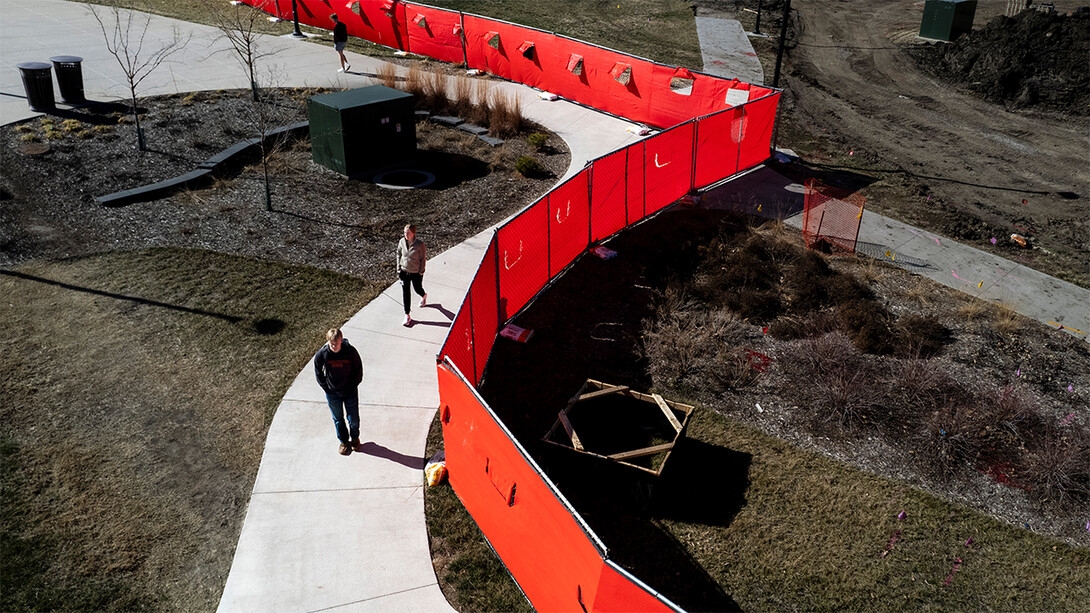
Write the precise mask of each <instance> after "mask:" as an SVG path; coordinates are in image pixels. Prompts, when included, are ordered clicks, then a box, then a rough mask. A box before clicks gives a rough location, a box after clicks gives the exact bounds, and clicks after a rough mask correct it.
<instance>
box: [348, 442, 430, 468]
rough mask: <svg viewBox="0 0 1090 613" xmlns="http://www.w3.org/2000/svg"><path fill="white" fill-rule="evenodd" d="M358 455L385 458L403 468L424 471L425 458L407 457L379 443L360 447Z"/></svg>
mask: <svg viewBox="0 0 1090 613" xmlns="http://www.w3.org/2000/svg"><path fill="white" fill-rule="evenodd" d="M358 453H366V454H367V455H373V456H375V457H376V458H383V459H385V460H390V461H393V462H397V463H398V464H401V465H402V466H408V467H409V468H415V469H417V470H424V458H420V457H417V456H411V455H405V454H403V453H399V452H397V451H394V450H393V449H390V448H389V447H383V446H382V445H379V444H378V443H375V442H371V441H368V442H366V443H364V444H362V445H360V448H359V451H358Z"/></svg>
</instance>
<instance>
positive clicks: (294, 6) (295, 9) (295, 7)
mask: <svg viewBox="0 0 1090 613" xmlns="http://www.w3.org/2000/svg"><path fill="white" fill-rule="evenodd" d="M291 20H292V21H293V22H294V23H295V31H294V32H292V33H291V35H292V36H294V37H295V38H306V35H304V34H303V33H302V32H300V31H299V4H298V2H297V0H291Z"/></svg>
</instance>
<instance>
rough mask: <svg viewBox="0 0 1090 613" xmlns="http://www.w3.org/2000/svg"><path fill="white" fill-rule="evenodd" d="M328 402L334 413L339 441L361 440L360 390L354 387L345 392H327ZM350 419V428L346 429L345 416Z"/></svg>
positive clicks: (334, 422) (334, 423)
mask: <svg viewBox="0 0 1090 613" xmlns="http://www.w3.org/2000/svg"><path fill="white" fill-rule="evenodd" d="M325 399H326V402H328V403H329V410H330V412H332V413H333V426H334V427H336V428H337V440H339V441H341V442H342V443H348V442H349V441H350V440H353V441H355V440H359V438H360V395H359V390H358V389H357V388H355V387H353V388H352V389H350V390H346V391H343V392H326V393H325ZM346 415H347V417H348V428H347V429H346V428H345V427H344V420H345V416H346Z"/></svg>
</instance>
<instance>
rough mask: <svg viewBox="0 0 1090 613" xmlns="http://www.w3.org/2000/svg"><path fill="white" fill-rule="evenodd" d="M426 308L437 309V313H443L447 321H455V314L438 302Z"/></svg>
mask: <svg viewBox="0 0 1090 613" xmlns="http://www.w3.org/2000/svg"><path fill="white" fill-rule="evenodd" d="M424 308H425V309H435V310H436V311H439V312H440V313H442V314H443V317H446V318H447V319H449V320H451V321H454V313H452V312H450V311H449V310H447V309H445V308H443V305H442V303H438V302H436V303H435V304H429V305H427V306H425V307H424Z"/></svg>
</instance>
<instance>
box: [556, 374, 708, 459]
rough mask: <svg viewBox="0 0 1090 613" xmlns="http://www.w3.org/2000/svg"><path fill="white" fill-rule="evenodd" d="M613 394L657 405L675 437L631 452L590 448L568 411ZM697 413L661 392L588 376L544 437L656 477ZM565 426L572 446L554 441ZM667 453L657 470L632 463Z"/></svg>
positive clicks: (564, 447) (574, 449) (573, 449)
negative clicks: (665, 396) (596, 450)
mask: <svg viewBox="0 0 1090 613" xmlns="http://www.w3.org/2000/svg"><path fill="white" fill-rule="evenodd" d="M611 394H620V395H622V396H628V397H629V398H633V399H635V400H638V401H641V402H647V403H650V404H653V405H655V406H657V407H658V408H659V409H660V410H661V411H662V414H663V415H664V416H665V417H666V420H667V421H668V422H669V424H670V427H672V428H673V429H674V437H673V439H672V440H671V441H670V442H668V443H664V444H661V445H652V446H650V447H643V448H640V449H631V450H627V451H621V452H618V453H613V454H610V455H602V454H599V453H595V452H593V451H590V450H588V449H586V447H585V446H584V444H583V441H582V440H580V438H579V434H578V433H577V432H576V431H575V428H574V427H573V426H572V423H571V420H570V419H569V417H568V414H569V413H570V412H571V411H572V410H573V409H575V408H576V407H578V406H579V403H581V402H584V401H587V400H590V399H592V398H598V397H601V396H607V395H611ZM692 414H693V407H692V406H690V405H687V404H682V403H680V402H674V401H672V400H666V399H665V398H663V397H662V396H659V395H658V394H642V393H640V392H637V391H634V390H631V389H629V388H628V386H627V385H610V384H609V383H603V382H601V381H596V380H594V379H587V381H586V382H585V383H584V384H583V387H581V388H580V389H579V392H578V393H577V394H575V396H573V397H572V399H571V400H569V401H568V405H567V406H566V407H564V409H563V410H561V411H560V413H559V414H558V415H557V419H556V422H554V423H553V426H552V428H550V429H549V431H548V432H547V433H546V434H545V436H544V437H542V439H541V440H542V441H544V442H546V443H549V444H550V445H555V446H557V447H560V448H563V449H569V450H571V451H574V452H576V453H581V454H585V455H589V456H593V457H596V458H601V459H603V460H609V461H611V462H615V463H618V464H623V465H625V466H629V467H631V468H635V469H637V470H641V471H643V472H646V473H650V474H652V475H655V476H656V477H657V476H659V475H661V474H662V470H663V468H664V467H665V466H666V462H667V460H669V459H670V454H671V453H672V452H673V449H674V445H675V444H676V443H677V442H678V441H679V440H680V439H681V438H682V437H683V436H685V430H686V428H688V426H689V418H690V417H691V416H692ZM560 429H563V430H564V432H565V434H567V437H568V440H569V441H570V443H571V444H570V445H567V444H563V443H559V442H557V441H555V440H553V437H554V435H557V434H558V430H560ZM662 452H666V455H665V457H663V459H662V462H660V463H659V466H658V469H657V470H653V469H650V468H647V467H645V466H639V465H636V464H633V463H631V462H629V461H628V460H631V459H633V458H639V457H644V456H649V455H655V454H658V453H662Z"/></svg>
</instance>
